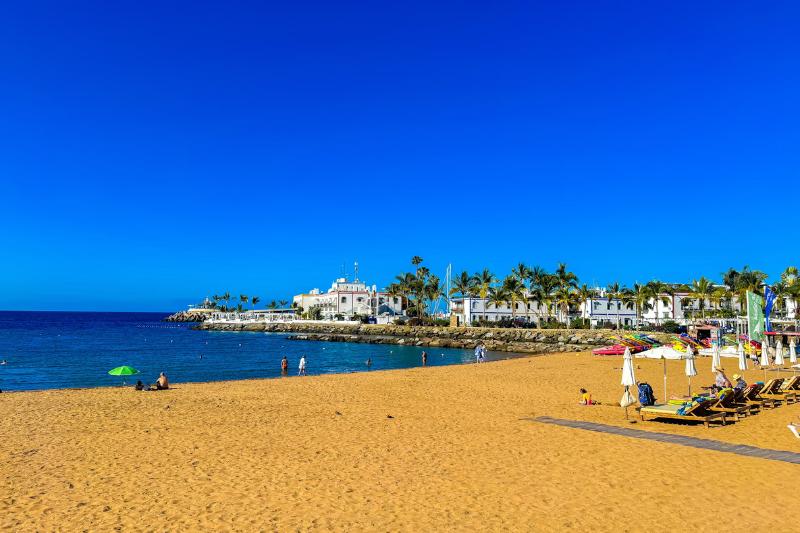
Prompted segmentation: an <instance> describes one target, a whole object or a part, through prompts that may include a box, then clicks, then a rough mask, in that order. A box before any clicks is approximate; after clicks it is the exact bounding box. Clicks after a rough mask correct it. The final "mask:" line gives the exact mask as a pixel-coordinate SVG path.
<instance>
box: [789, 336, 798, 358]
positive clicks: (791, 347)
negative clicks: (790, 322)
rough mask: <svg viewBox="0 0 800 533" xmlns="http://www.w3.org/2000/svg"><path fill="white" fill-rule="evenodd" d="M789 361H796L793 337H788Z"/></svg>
mask: <svg viewBox="0 0 800 533" xmlns="http://www.w3.org/2000/svg"><path fill="white" fill-rule="evenodd" d="M789 363H791V364H795V363H797V347H796V346H795V344H794V337H792V338H791V339H789Z"/></svg>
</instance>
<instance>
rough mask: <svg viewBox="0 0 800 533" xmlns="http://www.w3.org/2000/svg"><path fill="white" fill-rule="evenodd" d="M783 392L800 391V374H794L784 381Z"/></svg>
mask: <svg viewBox="0 0 800 533" xmlns="http://www.w3.org/2000/svg"><path fill="white" fill-rule="evenodd" d="M781 392H794V393H795V394H798V393H800V375H798V376H792V377H791V378H789V379H788V380H787V381H784V382H783V385H781Z"/></svg>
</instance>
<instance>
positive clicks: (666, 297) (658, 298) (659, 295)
mask: <svg viewBox="0 0 800 533" xmlns="http://www.w3.org/2000/svg"><path fill="white" fill-rule="evenodd" d="M647 285H648V286H649V287H650V291H651V293H652V296H653V308H654V314H655V317H656V319H655V323H656V325H658V324H659V323H660V321H661V320H660V318H659V316H658V304H659V302H660V303H662V304H663V305H665V306H669V304H670V303H671V301H672V298H671V297H672V296H673V295H674V294H675V291H674V290H673V288H672V286H671V285H668V284H666V283H664V282H662V281H659V280H657V279H654V280H652V281H649V282H647Z"/></svg>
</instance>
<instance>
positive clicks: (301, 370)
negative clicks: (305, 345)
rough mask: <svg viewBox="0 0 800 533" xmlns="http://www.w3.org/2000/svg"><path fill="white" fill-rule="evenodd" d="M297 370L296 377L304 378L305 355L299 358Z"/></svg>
mask: <svg viewBox="0 0 800 533" xmlns="http://www.w3.org/2000/svg"><path fill="white" fill-rule="evenodd" d="M297 368H298V369H299V372H297V375H298V376H305V375H306V356H305V355H301V356H300V365H298V367H297Z"/></svg>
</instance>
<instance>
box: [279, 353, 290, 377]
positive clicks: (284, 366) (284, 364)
mask: <svg viewBox="0 0 800 533" xmlns="http://www.w3.org/2000/svg"><path fill="white" fill-rule="evenodd" d="M288 373H289V360H288V359H287V358H286V356H285V355H284V356H283V359H281V374H283V375H284V376H285V375H286V374H288Z"/></svg>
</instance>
